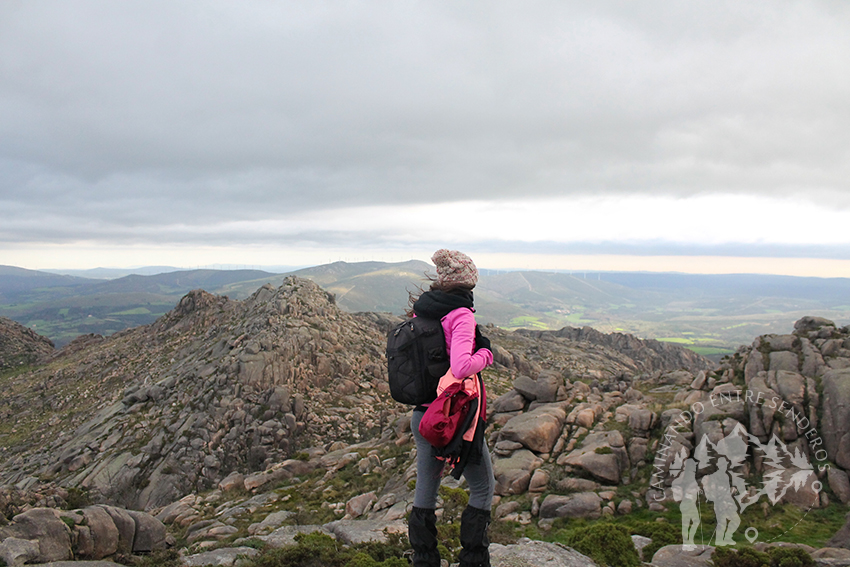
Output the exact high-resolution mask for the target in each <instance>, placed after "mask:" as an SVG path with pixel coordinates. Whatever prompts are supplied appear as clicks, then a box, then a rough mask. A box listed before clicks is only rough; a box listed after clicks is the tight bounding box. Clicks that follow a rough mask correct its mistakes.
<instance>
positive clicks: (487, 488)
mask: <svg viewBox="0 0 850 567" xmlns="http://www.w3.org/2000/svg"><path fill="white" fill-rule="evenodd" d="M431 261H432V262H434V265H435V266H436V267H437V278H436V280H435V281H434V282H433V283H432V284H431V288H430V290H429V291H426V292H424V293H422V294H421V295H420V296H419V298H418V299H416V300H415V301H414V302H413V314H415V315H416V316H417V317H428V318H430V319H439V320H441V322H442V326H443V331H444V332H445V336H446V349H447V351H448V354H449V361H450V363H451V373H452V374H453V375H454V376H455V377H456V378H458V379H461V378H465V377H467V376H474V375H476V374H477V373H479V372H481V370H483V369H484V368H485V367H487V366H489V365H490V364H492V363H493V353H492V352H491V351H490V348H489V347H490V341H489V340H487V339H486V338H485V337H483V336H481V334H480V332H476V331H477V325H476V323H475V315H474V310H473V297H472V288H474V287H475V284H476V283H477V282H478V269H477V268H476V267H475V264H474V263H473V262H472V260H471V259H470V258H469V256H467V255H466V254H463V253H461V252H458V251H456V250H445V249H442V250H437V252H435V253H434V255H433V256H432V257H431ZM411 299H413V298H411ZM479 384H481V382H480V381H479ZM481 385H482V390H481V400H482V404H481V407H482V408H483V407H484V401H485V399H486V398H485V396H484V391H483V384H481ZM426 409H427V408H426V407H425V406H417V407H416V408H415V409H414V410H413V417H412V419H411V422H410V427H411V429H412V431H413V439H414V441H415V442H416V492H415V494H414V499H413V510H412V511H411V513H410V520H409V522H408V531H409V538H410V544H411V545H412V546H413V565H414V566H415V567H432V566H433V567H439V566H440V553H439V552H438V551H437V527H436V521H437V520H436V515H435V509H436V507H437V491H438V489H439V487H440V480H441V478H442V473H443V467H444V465H445V462H444V461H443V460H440V459H438V458H437V457H436V456H435V454H434V451H433V448H432V447H431V445H430V443H428V441H426V440H425V439H424V438H423V437H422V435H420V433H419V423H420V422H421V421H422V416H423V415H424V412H425V410H426ZM481 417H482V418H483V417H484V414H483V413H482V414H481ZM475 425H477V426H478V427H476V430H475V434H474V436H472V437H471V439H472V441H471V447H470V451H469V454H468V456H467V458H465V459H464V461H462V462H461V464H460V466H463V476H464V477H465V478H466V482H467V484H468V485H469V505H468V506H467V507H466V509H465V510H464V511H463V514H462V515H461V527H460V542H461V545H462V546H463V549H462V550H461V552H460V556H459V559H460V565H461V567H489V565H490V554H489V551H488V546H489V543H490V542H489V540H488V539H487V527H488V526H489V524H490V508H491V506H492V503H493V490H494V488H495V480H494V478H493V468H492V465H491V463H490V454H489V452H488V450H487V444H486V443H485V442H484V431H483V429H484V428H483V427H482V426H481V423H480V422H479V423H476V424H475Z"/></svg>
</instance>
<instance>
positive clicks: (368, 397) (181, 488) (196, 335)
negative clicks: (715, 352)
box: [0, 278, 706, 509]
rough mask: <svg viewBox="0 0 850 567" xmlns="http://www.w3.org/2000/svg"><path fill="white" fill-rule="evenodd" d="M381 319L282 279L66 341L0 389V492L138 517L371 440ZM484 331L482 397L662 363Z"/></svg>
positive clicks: (382, 379)
mask: <svg viewBox="0 0 850 567" xmlns="http://www.w3.org/2000/svg"><path fill="white" fill-rule="evenodd" d="M393 320H394V318H393V317H391V316H387V315H376V314H359V315H352V314H348V313H345V312H343V311H341V310H340V309H338V308H337V306H336V305H335V303H334V298H333V296H331V295H329V294H328V293H326V292H325V291H324V290H322V289H321V288H319V287H318V286H317V285H316V284H314V283H312V282H310V281H308V280H301V279H298V278H289V279H287V280H286V281H285V282H284V285H283V286H281V287H280V288H278V289H274V288H272V287H271V286H264V287H262V288H260V289H259V290H257V291H256V292H255V293H254V295H252V296H251V297H250V298H248V299H247V300H244V301H234V300H229V299H227V298H224V297H218V296H213V295H210V294H208V293H206V292H203V291H195V292H192V293H190V294H188V295H186V296H185V297H184V298H183V299H182V300H181V301H180V302H179V304H178V305H177V306H176V307H175V308H174V309H173V310H172V311H171V312H169V313H168V314H166V315H165V316H163V317H162V318H160V319H159V320H157V321H156V322H155V323H153V324H152V325H148V326H144V327H139V328H136V329H132V330H128V331H124V332H121V333H118V334H116V335H114V336H112V337H109V338H108V339H103V338H101V337H97V336H84V337H80V338H78V339H77V340H76V341H74V342H73V343H72V344H70V345H68V347H66V348H65V349H63V350H62V351H60V352H59V353H58V354H57V355H56V356H55V357H54V358H53V359H52V361H51V362H50V363H49V364H47V365H46V366H43V367H41V368H38V369H36V370H35V371H33V372H31V373H25V374H21V375H18V376H14V377H12V378H11V379H10V380H9V384H8V387H7V392H8V393H9V395H7V396H5V397H4V398H3V401H2V404H0V418H2V419H3V420H4V421H5V422H6V423H7V427H8V429H7V430H6V431H3V433H5V435H4V436H2V437H0V443H2V445H3V446H4V455H6V456H7V458H6V460H5V462H3V463H2V468H0V480H1V481H2V482H4V483H8V484H19V485H22V486H25V485H26V484H27V483H32V482H35V479H36V478H37V477H39V478H49V479H55V480H56V481H57V482H60V483H61V484H66V485H68V486H72V487H83V488H87V489H94V490H97V491H99V492H101V493H102V494H103V495H104V497H106V498H107V499H113V500H114V499H116V498H120V501H119V502H113V503H119V504H124V505H127V506H130V507H134V508H139V509H149V508H152V507H156V506H159V505H162V504H165V503H168V502H171V501H173V500H175V499H176V498H178V497H179V496H181V495H183V494H185V493H187V492H192V491H199V490H204V489H208V488H211V487H213V486H215V485H216V483H218V482H219V481H220V480H222V479H223V478H224V477H225V476H227V475H228V474H229V473H231V472H233V471H240V472H242V473H245V474H248V473H251V472H256V471H261V470H265V469H266V468H268V467H269V466H271V465H273V464H275V463H280V462H282V461H284V460H286V459H287V458H289V457H291V456H292V455H294V454H296V452H298V451H301V450H305V449H310V448H311V447H327V446H328V445H329V444H331V443H332V442H334V441H338V442H343V443H348V444H351V443H356V442H358V441H360V440H362V439H366V438H373V437H374V438H380V437H381V436H382V435H383V434H385V433H386V432H387V431H392V427H391V426H392V425H393V423H395V422H396V421H397V420H398V418H399V417H400V416H402V415H404V414H406V413H407V412H408V409H409V408H406V407H404V406H401V405H399V404H396V403H394V402H392V401H391V400H390V399H389V396H388V388H387V384H386V370H385V361H384V353H383V348H384V345H385V334H384V332H385V328H386V326H387V325H388V324H389V322H391V321H393ZM488 332H489V333H490V334H491V335H492V337H493V341H494V344H496V345H499V344H502V345H504V346H497V347H496V359H497V362H498V364H497V369H496V370H495V371H494V373H493V383H494V387H495V388H496V389H497V390H498V388H499V383H500V381H501V382H502V383H505V384H507V383H508V382H509V381H510V380H511V379H512V378H513V377H515V376H517V375H519V374H522V373H531V374H532V375H536V374H538V373H539V372H541V371H542V369H543V368H544V366H545V367H547V368H549V369H550V370H551V371H555V372H559V373H563V374H570V375H571V376H575V377H579V378H585V379H591V380H592V379H595V378H597V377H604V376H607V375H608V374H610V373H612V372H613V373H615V374H617V375H619V376H621V377H629V376H632V375H634V374H635V373H639V372H642V371H646V370H649V369H651V368H656V367H660V366H663V365H664V364H665V362H664V361H662V360H661V359H659V358H658V357H657V356H655V354H654V353H655V351H653V350H652V349H651V348H648V347H647V348H644V349H643V351H644V352H643V353H642V354H643V355H646V357H650V355H651V356H652V360H653V361H654V362H652V363H648V362H646V360H649V358H647V359H646V360H644V358H645V357H642V355H641V348H642V347H640V344H642V343H640V341H637V339H632V340H631V341H630V342H629V344H630V346H629V349H627V350H628V352H629V354H631V355H632V356H631V357H630V356H627V355H625V354H623V353H622V352H620V351H617V350H613V349H612V348H610V347H608V346H602V345H593V346H592V345H591V343H590V342H588V341H587V340H585V341H584V342H583V343H582V342H579V343H576V341H574V340H564V339H562V338H559V337H557V336H552V337H549V339H547V340H539V339H534V338H531V337H526V336H524V335H522V334H517V335H514V334H512V333H506V332H503V331H500V330H498V329H495V328H490V329H489V331H488ZM653 346H654V345H653ZM559 349H560V351H561V352H558V350H559ZM570 349H572V350H571V352H567V351H568V350H570ZM668 351H670V352H677V353H678V356H673V357H672V358H670V359H669V360H667V362H666V363H667V364H672V365H675V367H676V368H678V367H679V366H681V364H683V363H684V364H694V365H696V366H695V368H696V367H703V366H705V365H706V362H705V361H704V360H702V359H700V357H697V356H696V355H693V354H692V353H689V352H688V351H685V350H684V349H677V348H675V347H674V348H670V349H668ZM12 421H14V425H12V424H11V423H12ZM57 430H58V431H60V434H59V435H58V436H54V435H53V434H52V433H51V432H53V431H57Z"/></svg>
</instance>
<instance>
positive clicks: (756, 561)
mask: <svg viewBox="0 0 850 567" xmlns="http://www.w3.org/2000/svg"><path fill="white" fill-rule="evenodd" d="M711 561H712V563H714V567H771V565H770V556H769V555H768V554H767V553H762V552H760V551H756V550H755V549H753V548H752V547H745V548H743V549H741V550H740V551H736V550H734V549H730V548H726V547H718V548H717V549H715V550H714V553H713V554H712V555H711Z"/></svg>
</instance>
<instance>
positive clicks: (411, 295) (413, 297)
mask: <svg viewBox="0 0 850 567" xmlns="http://www.w3.org/2000/svg"><path fill="white" fill-rule="evenodd" d="M425 279H426V280H427V281H429V282H431V285H430V286H429V287H428V291H442V292H443V293H452V292H455V291H472V290H473V289H474V288H475V286H474V285H469V284H462V283H441V282H440V281H438V280H437V276H432V275H430V274H425ZM423 293H425V289H424V284H423V285H422V286H418V287H417V288H416V290H415V291H412V292H411V291H408V292H407V312H406V315H407V316H408V317H413V304H414V303H416V301H417V300H418V299H419V296H420V295H422V294H423Z"/></svg>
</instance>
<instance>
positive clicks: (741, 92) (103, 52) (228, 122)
mask: <svg viewBox="0 0 850 567" xmlns="http://www.w3.org/2000/svg"><path fill="white" fill-rule="evenodd" d="M848 68H850V11H848V7H847V4H846V3H844V2H816V1H811V2H805V3H803V2H782V3H742V2H736V1H727V2H716V1H710V2H709V1H703V2H693V1H679V2H675V1H674V2H640V3H635V2H626V1H618V2H593V3H589V2H578V1H575V2H523V3H515V2H496V3H492V2H467V3H450V2H406V3H399V2H388V1H387V2H371V3H367V4H362V3H356V2H334V3H331V2H309V3H307V2H286V3H276V2H238V3H234V2H219V3H212V2H210V3H203V4H199V3H174V2H153V1H145V2H122V3H115V2H108V1H103V2H75V1H71V2H23V1H22V2H5V3H3V4H2V5H0V207H2V210H3V211H4V216H7V215H8V216H13V217H14V218H15V219H16V224H15V225H14V228H13V227H12V225H9V224H7V229H6V230H0V237H2V238H3V239H4V240H7V241H8V240H20V239H28V238H32V239H39V238H41V239H45V240H51V239H54V238H55V239H62V238H67V237H68V234H69V233H73V234H76V235H78V237H83V235H99V236H97V237H98V238H109V237H110V235H111V237H112V238H115V239H132V238H136V239H146V238H153V236H150V234H151V233H156V232H157V229H156V227H161V226H163V225H172V224H175V223H178V224H185V225H190V226H204V225H207V224H208V223H214V222H221V221H223V220H228V219H231V220H251V219H262V218H275V217H276V216H281V215H285V214H289V213H292V212H293V211H299V210H311V209H312V210H315V209H322V208H324V207H327V206H331V205H332V206H335V207H339V206H345V205H354V204H358V205H362V204H369V203H414V202H435V201H436V202H439V201H451V200H457V199H500V198H510V197H513V198H515V197H517V196H525V195H529V196H531V195H536V196H542V195H562V194H587V193H591V194H600V193H606V192H610V193H647V194H659V193H667V194H670V195H676V196H689V195H696V194H701V193H706V192H736V193H756V194H763V195H805V196H807V197H809V198H812V199H816V200H818V201H819V202H821V203H826V204H829V205H830V206H836V207H847V206H850V186H848V179H850V160H848V159H847V155H848V151H850V109H849V108H848V106H847V104H846V101H847V100H848V97H850V79H848V75H847V73H846V70H847V69H848ZM45 222H46V223H47V224H46V225H45ZM151 227H153V228H151ZM12 232H14V234H11V233H12ZM161 233H162V234H165V232H161ZM169 234H171V233H169ZM174 237H175V238H177V236H176V235H174Z"/></svg>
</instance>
